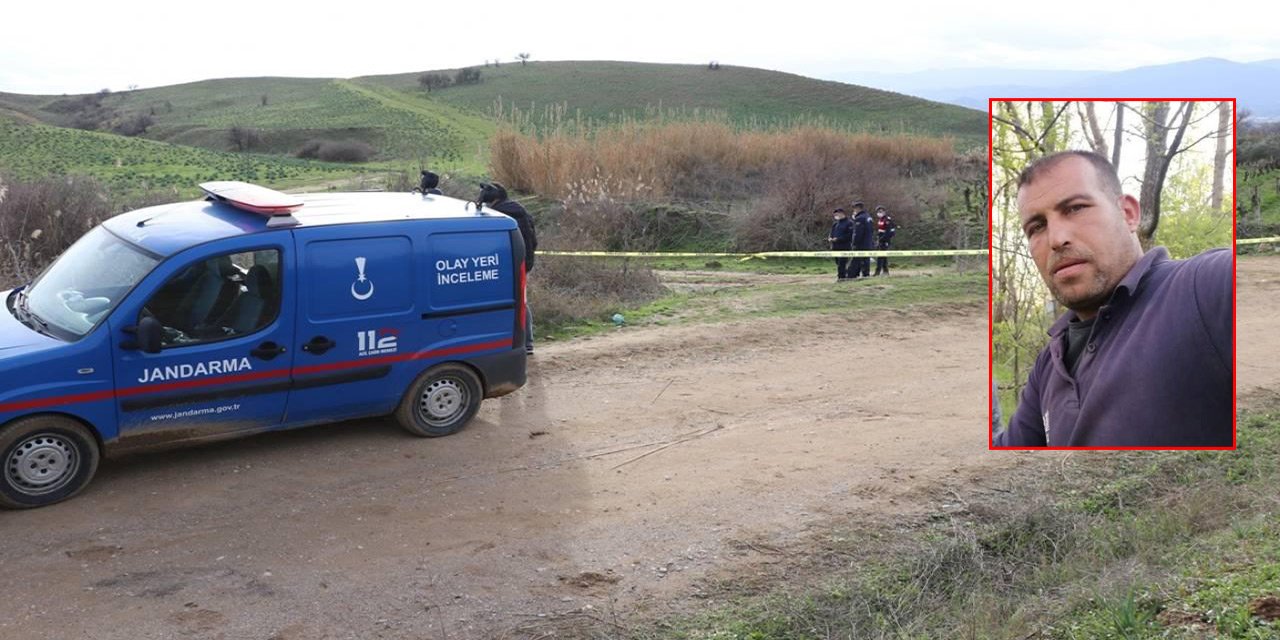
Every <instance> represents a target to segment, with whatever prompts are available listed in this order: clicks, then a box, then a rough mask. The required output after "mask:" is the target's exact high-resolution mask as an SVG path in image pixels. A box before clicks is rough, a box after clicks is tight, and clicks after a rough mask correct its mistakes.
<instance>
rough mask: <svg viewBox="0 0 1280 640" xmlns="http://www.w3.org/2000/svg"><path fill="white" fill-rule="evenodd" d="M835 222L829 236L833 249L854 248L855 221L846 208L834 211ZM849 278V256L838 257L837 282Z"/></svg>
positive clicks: (845, 249)
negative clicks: (845, 210) (850, 217)
mask: <svg viewBox="0 0 1280 640" xmlns="http://www.w3.org/2000/svg"><path fill="white" fill-rule="evenodd" d="M831 215H832V217H833V218H834V220H835V223H834V224H832V225H831V235H830V236H829V237H828V238H827V242H830V243H831V250H832V251H848V250H850V249H852V248H853V222H852V221H850V220H849V216H848V214H846V213H845V212H844V209H836V210H835V211H833V212H832V214H831ZM848 279H849V258H836V282H844V281H846V280H848Z"/></svg>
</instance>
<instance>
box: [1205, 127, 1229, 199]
mask: <svg viewBox="0 0 1280 640" xmlns="http://www.w3.org/2000/svg"><path fill="white" fill-rule="evenodd" d="M1229 135H1231V103H1230V102H1221V103H1219V104H1218V144H1217V146H1216V147H1215V148H1214V152H1213V194H1212V195H1211V196H1210V197H1209V208H1210V209H1211V210H1212V211H1213V212H1214V213H1218V212H1220V211H1222V191H1223V188H1222V182H1223V180H1224V177H1225V176H1226V173H1227V136H1229Z"/></svg>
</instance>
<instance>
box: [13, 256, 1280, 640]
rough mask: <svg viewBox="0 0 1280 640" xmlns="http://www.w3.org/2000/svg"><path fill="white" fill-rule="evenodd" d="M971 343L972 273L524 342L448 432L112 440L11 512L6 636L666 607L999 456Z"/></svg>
mask: <svg viewBox="0 0 1280 640" xmlns="http://www.w3.org/2000/svg"><path fill="white" fill-rule="evenodd" d="M1241 276H1242V281H1243V283H1242V286H1241V295H1240V313H1241V321H1240V337H1241V340H1242V344H1244V341H1245V340H1257V343H1256V347H1250V348H1249V349H1245V348H1242V349H1241V362H1240V375H1241V388H1242V390H1243V389H1247V388H1249V383H1248V382H1246V380H1245V379H1246V378H1251V379H1254V380H1257V381H1260V382H1262V383H1265V384H1274V383H1275V382H1276V381H1277V379H1280V367H1277V366H1276V365H1274V364H1271V365H1270V366H1268V364H1267V363H1269V362H1270V363H1274V360H1275V359H1274V358H1273V357H1271V358H1268V357H1266V355H1265V354H1264V353H1259V352H1258V351H1257V349H1259V348H1261V349H1270V353H1274V352H1275V347H1276V340H1277V339H1276V338H1275V337H1274V335H1273V334H1272V333H1269V332H1267V331H1266V329H1265V328H1264V324H1265V323H1266V322H1273V321H1272V320H1271V319H1272V318H1274V317H1275V315H1276V311H1277V310H1278V309H1276V307H1280V302H1276V301H1275V299H1274V298H1270V299H1265V296H1267V295H1269V293H1268V292H1271V291H1274V290H1276V289H1280V260H1273V261H1269V262H1263V261H1257V262H1256V263H1252V264H1251V263H1249V262H1246V261H1242V265H1241ZM833 286H834V285H833ZM841 286H845V285H841ZM854 286H857V285H854ZM1258 309H1261V310H1262V311H1257V310H1258ZM1246 354H1249V355H1247V356H1246ZM986 357H987V337H986V312H985V309H984V306H983V301H982V300H980V299H979V300H974V301H973V302H972V304H970V305H967V306H963V307H960V308H956V307H951V308H949V309H946V310H943V309H941V308H937V307H934V308H932V309H928V310H926V309H923V308H917V309H914V310H906V311H879V312H875V313H872V314H863V315H861V316H859V317H858V318H856V321H855V318H852V317H833V316H830V315H811V316H800V317H792V318H764V319H755V320H749V321H743V322H737V323H734V322H730V323H725V324H718V325H698V326H683V327H680V326H677V327H660V328H653V329H626V330H623V331H620V332H617V333H613V334H610V335H606V336H600V337H596V338H592V339H586V340H580V341H574V342H571V343H565V344H559V345H547V346H544V347H542V348H540V350H539V353H538V354H537V356H535V358H534V360H533V361H532V365H531V370H530V384H529V386H528V387H526V388H525V389H522V390H521V391H520V392H518V393H516V394H513V395H512V396H508V397H507V398H504V399H501V400H498V401H489V402H487V403H486V405H485V407H484V408H483V409H482V410H481V412H480V415H479V417H478V419H477V420H476V421H475V422H473V423H472V424H471V425H470V426H469V427H468V428H467V430H465V431H463V432H462V433H460V434H457V435H455V436H452V437H449V438H443V439H437V440H419V439H415V438H412V437H409V436H406V435H404V434H403V433H402V432H401V431H400V430H399V428H398V427H396V426H395V425H393V424H391V423H389V422H385V421H361V422H353V423H345V424H340V425H333V426H328V427H320V428H314V429H309V430H304V431H298V432H293V433H283V434H269V435H266V436H261V437H257V438H252V439H249V440H243V441H238V442H233V443H227V444H222V445H217V446H211V447H206V448H202V449H196V450H186V451H180V452H175V453H169V454H158V455H153V456H149V457H142V458H135V459H133V460H130V461H127V462H125V463H109V464H107V465H106V466H104V468H103V470H102V471H101V473H100V475H99V477H98V478H97V480H96V481H95V482H94V484H93V485H92V486H91V487H90V489H89V490H88V491H87V492H86V493H85V494H83V495H82V496H80V497H78V498H76V499H75V500H72V501H70V502H67V503H63V504H60V505H55V506H54V507H49V508H45V509H40V510H35V511H29V512H7V513H0V540H3V545H2V546H0V575H2V576H3V584H5V585H6V587H5V597H4V598H0V637H4V638H8V637H14V638H81V637H84V638H142V637H148V638H151V637H194V638H263V639H266V638H280V639H293V638H489V637H512V636H520V635H522V634H521V631H520V629H527V628H528V627H529V623H530V622H536V621H538V620H540V619H543V618H540V617H539V616H551V617H554V616H556V615H557V614H562V613H564V612H581V613H583V614H585V615H596V616H599V617H600V618H603V619H610V618H611V616H613V615H614V614H615V613H616V614H618V615H626V614H628V613H629V612H632V611H636V610H642V611H644V610H647V611H650V612H652V611H661V610H663V608H664V607H665V606H666V604H665V603H667V602H668V601H670V600H671V599H673V598H678V597H680V596H686V595H688V594H690V593H692V592H694V591H695V590H696V589H697V585H698V583H699V580H700V579H702V578H704V577H706V576H709V575H712V574H713V573H719V574H723V572H724V571H726V570H732V569H733V568H734V567H736V566H744V564H745V563H748V562H750V561H751V556H752V555H753V554H756V555H758V554H767V553H769V550H770V549H773V548H775V547H777V546H779V545H783V546H785V545H786V544H787V543H788V542H789V541H791V540H793V539H795V538H796V537H798V536H802V535H804V533H805V530H806V527H808V526H810V525H814V524H816V523H820V522H823V521H825V520H826V519H828V518H830V517H832V516H843V515H845V514H853V516H854V517H855V518H859V519H862V518H865V519H868V520H877V519H879V520H887V521H891V520H892V518H893V517H894V516H895V515H896V514H899V513H907V512H918V511H919V510H920V509H921V508H925V507H927V506H928V504H929V503H930V502H931V501H932V500H934V499H935V496H938V495H945V493H946V490H947V489H948V488H950V487H954V486H958V485H961V484H965V483H968V482H970V481H971V480H972V479H973V478H974V477H977V476H980V475H982V474H984V473H990V471H991V469H992V467H995V466H999V465H1006V464H1009V463H1010V460H1011V459H1012V456H1009V455H999V454H991V453H989V452H988V451H987V447H986V426H985V421H986V413H987V412H986V401H987V391H986V375H987V368H986V365H985V360H986ZM1022 455H1026V454H1022ZM757 559H758V558H757Z"/></svg>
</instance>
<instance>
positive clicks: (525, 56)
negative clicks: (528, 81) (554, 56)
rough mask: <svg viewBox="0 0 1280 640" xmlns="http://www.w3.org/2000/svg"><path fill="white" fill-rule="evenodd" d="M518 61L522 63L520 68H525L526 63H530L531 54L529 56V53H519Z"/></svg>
mask: <svg viewBox="0 0 1280 640" xmlns="http://www.w3.org/2000/svg"><path fill="white" fill-rule="evenodd" d="M516 59H517V60H519V61H520V66H522V67H523V66H524V65H525V63H527V62H529V54H527V53H517V54H516Z"/></svg>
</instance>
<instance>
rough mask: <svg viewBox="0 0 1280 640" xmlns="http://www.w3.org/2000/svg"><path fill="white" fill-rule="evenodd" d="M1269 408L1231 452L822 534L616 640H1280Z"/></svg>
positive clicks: (1015, 491)
mask: <svg viewBox="0 0 1280 640" xmlns="http://www.w3.org/2000/svg"><path fill="white" fill-rule="evenodd" d="M1276 407H1280V403H1278V404H1277V405H1276V406H1275V407H1271V408H1266V407H1263V408H1257V409H1255V410H1254V411H1252V412H1245V413H1244V414H1243V415H1242V417H1241V420H1240V423H1239V424H1240V429H1239V442H1240V447H1239V450H1238V451H1225V452H1141V453H1139V452H1131V453H1130V452H1127V453H1110V452H1106V453H1104V452H1097V453H1094V454H1087V453H1085V452H1079V453H1075V454H1072V455H1070V456H1066V457H1063V456H1060V455H1052V456H1051V455H1036V456H1027V457H1025V458H1024V459H1023V460H1024V463H1023V464H1021V465H1019V466H1017V467H1015V468H1013V469H1011V470H1009V471H1007V472H1002V474H1001V477H999V478H990V479H988V482H987V483H986V484H987V485H988V486H987V487H985V488H978V489H970V490H969V491H968V492H967V495H964V496H961V495H960V494H959V493H953V492H950V491H943V490H939V495H938V496H935V499H934V500H933V503H934V504H935V505H938V506H937V507H936V508H934V509H931V510H926V511H925V513H923V514H922V515H919V516H917V517H915V518H912V519H911V520H910V521H906V522H903V521H897V522H894V523H889V524H885V523H866V522H860V521H859V520H856V519H852V520H847V521H837V522H832V523H829V525H828V526H827V527H825V528H821V529H819V530H818V531H819V532H818V533H816V534H814V535H813V536H812V537H811V538H810V539H808V540H806V541H804V542H801V543H797V546H798V547H800V548H797V549H790V550H789V554H788V556H787V557H788V558H791V559H792V561H790V562H787V563H780V564H777V565H770V566H771V568H770V569H768V571H770V572H771V573H770V575H768V576H767V577H766V578H758V577H756V578H754V579H752V580H749V581H743V580H740V579H737V576H718V577H716V578H714V579H711V580H708V581H707V584H706V585H705V587H704V589H703V590H701V591H700V594H701V595H702V596H703V597H707V598H710V599H713V600H714V601H715V604H714V605H712V606H705V607H701V609H702V610H701V611H696V612H691V613H688V614H686V615H683V616H678V617H674V618H668V619H664V620H658V621H653V620H650V621H646V622H644V623H638V622H637V623H633V624H632V626H631V627H629V628H628V635H627V636H626V637H628V638H633V639H645V640H657V639H682V640H693V639H700V640H705V639H713V638H714V639H717V640H784V639H785V640H800V639H809V638H813V639H818V638H1028V639H1030V638H1038V639H1060V640H1076V639H1080V640H1084V639H1090V640H1093V639H1099V638H1114V639H1129V638H1153V639H1154V638H1204V637H1221V638H1243V639H1256V640H1260V639H1262V638H1276V637H1280V622H1278V621H1276V620H1275V619H1274V616H1276V615H1280V500H1278V496H1277V491H1276V486H1277V481H1278V480H1280V474H1278V473H1277V470H1276V466H1275V463H1274V461H1275V459H1276V458H1277V456H1280V409H1278V408H1276ZM944 496H951V497H944ZM758 573H759V569H758V568H757V569H755V570H754V571H753V573H752V574H751V575H752V576H757V575H758ZM575 633H576V635H575V637H620V636H619V634H618V633H617V631H616V630H615V629H612V628H611V629H610V630H609V632H608V633H607V634H606V633H603V630H601V629H586V630H583V629H578V630H577V631H576V632H575Z"/></svg>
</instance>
